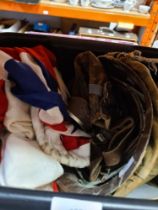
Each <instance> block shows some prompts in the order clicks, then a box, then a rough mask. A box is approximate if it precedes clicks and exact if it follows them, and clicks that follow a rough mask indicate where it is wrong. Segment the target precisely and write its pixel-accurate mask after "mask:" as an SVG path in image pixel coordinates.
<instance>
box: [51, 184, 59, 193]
mask: <svg viewBox="0 0 158 210" xmlns="http://www.w3.org/2000/svg"><path fill="white" fill-rule="evenodd" d="M52 188H53V192H59V189H58V185H57V183H56V182H53V183H52Z"/></svg>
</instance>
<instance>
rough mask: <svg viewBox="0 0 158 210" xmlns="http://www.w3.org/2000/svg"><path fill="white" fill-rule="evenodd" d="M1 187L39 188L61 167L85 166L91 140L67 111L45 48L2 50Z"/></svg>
mask: <svg viewBox="0 0 158 210" xmlns="http://www.w3.org/2000/svg"><path fill="white" fill-rule="evenodd" d="M0 75H1V83H0V84H1V86H0V88H1V89H0V91H1V95H2V98H1V100H0V102H1V103H0V110H1V113H0V120H1V121H0V123H1V124H0V129H1V134H0V135H1V136H0V138H1V140H2V152H1V164H0V184H1V185H4V186H12V187H22V188H33V189H34V188H39V187H42V186H44V185H47V184H49V183H52V182H53V181H54V180H56V179H57V178H59V177H60V176H61V175H62V174H63V173H64V170H63V166H62V165H61V164H63V165H67V166H69V167H76V168H83V167H86V166H88V165H89V162H90V161H89V159H90V136H89V135H88V134H87V133H86V132H84V131H82V130H81V129H79V126H77V125H76V123H75V122H74V121H73V120H72V119H71V117H70V116H69V113H68V110H67V97H68V96H69V93H68V90H67V88H66V86H65V84H64V82H63V81H62V79H61V76H60V74H59V73H58V70H57V69H56V67H55V57H54V55H53V54H52V53H51V52H50V51H48V50H47V49H46V48H44V47H43V46H37V47H34V48H1V49H0Z"/></svg>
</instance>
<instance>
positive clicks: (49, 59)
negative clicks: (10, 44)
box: [0, 45, 56, 79]
mask: <svg viewBox="0 0 158 210" xmlns="http://www.w3.org/2000/svg"><path fill="white" fill-rule="evenodd" d="M0 50H2V51H4V52H5V53H7V54H9V55H10V56H12V57H13V58H14V59H16V60H20V57H19V53H22V52H27V53H29V54H30V55H31V56H33V57H34V58H36V59H38V60H39V61H40V62H42V63H43V65H44V66H45V67H46V69H47V71H48V72H49V73H50V75H51V76H52V77H53V78H54V79H56V75H55V72H54V67H55V63H56V58H55V56H54V54H53V53H52V52H51V51H49V50H48V49H46V48H45V47H44V46H42V45H38V46H36V47H32V48H19V47H15V48H5V47H2V48H0Z"/></svg>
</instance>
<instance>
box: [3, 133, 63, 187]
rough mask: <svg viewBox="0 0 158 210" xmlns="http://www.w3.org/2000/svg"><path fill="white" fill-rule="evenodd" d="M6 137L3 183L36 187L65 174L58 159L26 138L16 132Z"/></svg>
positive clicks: (12, 185) (5, 184) (13, 185)
mask: <svg viewBox="0 0 158 210" xmlns="http://www.w3.org/2000/svg"><path fill="white" fill-rule="evenodd" d="M5 138H6V139H5V142H6V144H5V146H4V150H3V155H2V156H3V157H2V161H1V167H0V182H1V185H4V186H9V187H19V188H32V189H34V188H37V187H40V186H43V185H46V184H49V183H51V182H52V181H54V180H56V179H57V178H58V177H60V176H61V175H62V174H63V168H62V166H61V165H60V164H59V162H58V161H56V160H53V159H52V158H51V157H49V156H48V155H46V154H44V153H43V152H42V151H41V150H40V149H39V148H38V147H37V146H34V145H32V144H31V143H29V142H28V141H26V139H25V138H23V139H22V138H21V137H19V136H17V135H15V134H9V135H8V136H7V137H5ZM3 141H4V139H3Z"/></svg>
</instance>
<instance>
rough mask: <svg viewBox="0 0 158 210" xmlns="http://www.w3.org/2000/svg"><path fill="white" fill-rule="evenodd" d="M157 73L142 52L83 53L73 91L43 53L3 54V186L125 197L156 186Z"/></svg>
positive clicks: (0, 116) (15, 51) (0, 132)
mask: <svg viewBox="0 0 158 210" xmlns="http://www.w3.org/2000/svg"><path fill="white" fill-rule="evenodd" d="M72 62H73V61H72ZM157 68H158V60H157V59H152V58H145V57H143V56H142V55H141V52H139V51H134V52H131V53H124V52H121V53H120V52H110V53H107V54H105V55H101V56H98V57H97V56H96V55H95V54H93V53H92V52H89V51H86V52H82V53H80V54H78V55H77V56H76V58H75V60H74V70H75V72H74V73H75V77H74V78H73V81H72V82H73V83H72V87H71V88H70V89H69V91H68V89H67V87H66V86H65V84H64V82H63V80H62V78H61V76H60V73H59V72H58V70H57V68H56V58H55V56H54V55H53V54H52V52H50V51H49V50H48V49H46V48H45V47H43V46H36V47H34V48H17V47H16V48H0V93H1V99H2V100H1V99H0V139H1V141H2V147H1V162H0V185H3V186H11V187H20V188H32V189H49V190H50V189H52V182H54V181H56V182H57V184H58V187H59V190H60V191H64V192H76V193H81V192H82V193H90V194H100V195H114V196H126V195H127V194H128V193H129V192H130V191H132V190H134V189H135V188H136V187H138V186H140V185H142V184H144V183H146V182H148V181H150V180H151V179H153V178H154V177H155V176H157V175H158V167H157V162H158V117H157V115H158V108H157V107H158V91H157V81H158V75H157Z"/></svg>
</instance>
